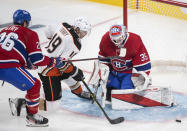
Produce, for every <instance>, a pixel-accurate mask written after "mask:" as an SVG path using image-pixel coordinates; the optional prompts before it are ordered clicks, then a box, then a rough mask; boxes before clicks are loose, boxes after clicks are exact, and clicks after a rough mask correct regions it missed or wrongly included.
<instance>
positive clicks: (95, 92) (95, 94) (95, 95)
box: [92, 79, 101, 104]
mask: <svg viewBox="0 0 187 131" xmlns="http://www.w3.org/2000/svg"><path fill="white" fill-rule="evenodd" d="M100 81H101V79H99V82H98V84H97V86H96V87H95V90H94V93H93V94H94V97H95V99H96V98H97V91H98V88H99V87H100V85H101V84H100ZM93 103H94V99H92V104H93Z"/></svg>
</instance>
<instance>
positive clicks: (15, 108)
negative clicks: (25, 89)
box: [8, 98, 26, 116]
mask: <svg viewBox="0 0 187 131" xmlns="http://www.w3.org/2000/svg"><path fill="white" fill-rule="evenodd" d="M8 101H9V106H10V111H11V114H12V115H13V116H20V114H21V109H22V107H25V106H26V101H25V99H24V98H15V99H14V98H9V100H8Z"/></svg>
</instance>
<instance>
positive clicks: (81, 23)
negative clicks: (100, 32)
mask: <svg viewBox="0 0 187 131" xmlns="http://www.w3.org/2000/svg"><path fill="white" fill-rule="evenodd" d="M74 28H75V29H76V28H79V29H80V31H86V32H87V35H89V34H90V32H91V24H89V23H88V20H87V19H86V18H85V17H77V18H75V21H74Z"/></svg>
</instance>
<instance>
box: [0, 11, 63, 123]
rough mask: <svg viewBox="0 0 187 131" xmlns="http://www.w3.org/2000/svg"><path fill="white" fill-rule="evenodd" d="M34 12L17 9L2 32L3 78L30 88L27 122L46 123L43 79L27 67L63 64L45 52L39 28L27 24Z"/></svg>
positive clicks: (0, 70)
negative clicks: (42, 106) (41, 108)
mask: <svg viewBox="0 0 187 131" xmlns="http://www.w3.org/2000/svg"><path fill="white" fill-rule="evenodd" d="M30 21H31V16H30V13H29V12H28V11H25V10H21V9H19V10H16V11H15V12H14V14H13V25H12V26H9V27H6V28H4V29H2V30H1V32H0V54H1V55H0V74H1V75H0V80H3V81H6V82H8V83H10V84H12V85H14V86H15V87H16V88H18V89H20V90H22V91H27V92H26V96H25V100H26V101H25V104H26V109H27V115H26V121H27V125H28V126H47V125H48V119H47V118H45V117H43V116H41V115H39V114H38V113H37V112H38V105H39V100H40V87H41V84H40V81H39V80H38V79H37V78H35V77H33V76H32V75H31V74H30V73H29V72H28V71H27V70H26V68H30V67H31V66H30V65H35V66H47V67H62V66H63V65H64V63H62V61H61V59H60V58H56V57H51V58H49V57H47V56H44V55H43V54H42V51H41V48H40V45H39V38H38V35H37V33H36V32H34V31H32V30H30V29H29V28H28V26H29V23H30Z"/></svg>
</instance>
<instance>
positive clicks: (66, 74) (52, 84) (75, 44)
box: [15, 17, 91, 115]
mask: <svg viewBox="0 0 187 131" xmlns="http://www.w3.org/2000/svg"><path fill="white" fill-rule="evenodd" d="M90 32H91V25H90V24H89V23H88V20H87V19H86V18H84V17H77V18H76V19H75V20H74V24H73V25H70V24H68V23H66V22H64V23H61V24H60V25H59V26H58V27H56V26H54V25H53V26H52V25H50V26H48V27H47V29H46V30H45V34H46V37H47V38H48V39H50V41H49V43H48V45H47V46H46V48H45V49H46V52H47V54H48V56H53V57H54V56H60V57H61V58H62V59H63V60H70V59H72V57H73V56H75V55H76V54H78V53H79V52H80V50H81V46H82V44H81V39H82V38H84V37H85V36H86V35H89V34H90ZM38 71H39V76H40V79H41V81H42V84H43V89H44V93H45V99H46V100H44V101H41V102H40V109H42V110H47V111H50V112H51V111H54V110H57V109H58V108H59V107H60V100H61V97H62V87H61V81H63V82H65V83H66V84H67V85H68V86H69V88H70V89H71V92H72V93H73V94H75V95H77V96H79V97H81V98H85V99H91V97H90V94H89V93H88V92H86V91H83V89H82V87H81V84H80V81H81V80H82V78H83V77H84V74H83V72H82V70H81V69H79V68H78V67H76V66H75V65H73V64H72V63H70V62H66V63H65V65H64V66H63V67H62V68H60V69H58V68H55V67H47V66H43V67H39V68H38ZM15 101H16V102H15V103H16V105H15V106H16V108H17V113H18V114H17V115H20V111H21V107H22V106H23V104H22V103H24V99H20V98H18V99H16V100H15ZM15 115H16V114H15Z"/></svg>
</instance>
